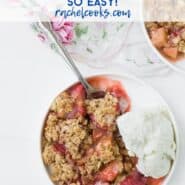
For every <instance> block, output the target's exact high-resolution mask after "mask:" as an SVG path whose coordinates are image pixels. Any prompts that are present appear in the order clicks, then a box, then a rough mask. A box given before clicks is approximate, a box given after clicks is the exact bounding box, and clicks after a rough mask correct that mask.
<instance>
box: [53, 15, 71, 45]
mask: <svg viewBox="0 0 185 185" xmlns="http://www.w3.org/2000/svg"><path fill="white" fill-rule="evenodd" d="M51 22H52V27H53V30H54V31H55V32H56V33H57V35H58V36H59V38H60V40H61V42H62V43H64V44H70V43H71V42H72V40H73V37H74V32H73V30H74V23H72V22H67V21H64V19H56V18H55V19H52V21H51Z"/></svg>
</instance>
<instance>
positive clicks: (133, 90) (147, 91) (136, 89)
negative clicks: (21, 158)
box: [38, 74, 179, 185]
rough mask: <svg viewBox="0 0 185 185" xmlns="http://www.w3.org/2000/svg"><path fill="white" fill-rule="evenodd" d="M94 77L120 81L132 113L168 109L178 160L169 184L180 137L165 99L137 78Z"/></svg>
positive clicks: (167, 179)
mask: <svg viewBox="0 0 185 185" xmlns="http://www.w3.org/2000/svg"><path fill="white" fill-rule="evenodd" d="M93 77H106V78H110V79H113V80H118V81H120V82H121V83H122V85H123V88H124V89H125V90H126V92H127V93H128V95H129V97H130V99H131V111H132V110H136V111H137V110H140V109H141V108H146V107H151V106H164V107H166V109H167V110H168V112H169V115H170V117H171V120H172V123H173V127H174V133H175V139H176V145H177V150H176V160H175V161H174V163H173V166H172V168H171V171H170V173H169V174H168V176H167V177H166V179H165V181H164V183H163V185H166V184H167V183H168V182H169V180H170V178H171V177H172V174H173V172H174V170H175V166H176V162H177V158H178V153H179V135H178V130H177V125H176V122H175V118H174V116H173V114H172V112H171V110H170V108H169V106H168V105H167V103H166V102H165V101H164V99H163V98H162V97H161V96H160V95H159V93H158V92H157V91H155V90H154V89H153V88H151V87H150V86H148V85H146V84H145V83H143V82H142V81H140V80H138V79H137V78H135V77H132V76H129V75H126V74H124V75H123V76H119V75H109V74H103V75H96V76H90V77H87V79H88V78H91V79H92V78H93ZM74 84H75V83H71V84H69V86H68V87H71V86H72V85H74ZM68 87H64V88H63V89H61V91H63V90H65V89H67V88H68ZM59 93H60V92H59ZM59 93H58V94H59ZM58 94H57V95H58ZM54 98H55V97H53V99H54ZM48 109H49V107H48ZM47 113H48V112H45V116H46V115H47ZM44 121H45V118H44ZM44 121H43V125H42V128H41V132H40V133H41V135H40V139H41V137H42V130H43V126H44ZM38 142H39V143H40V141H38ZM39 151H40V153H41V148H40V149H39Z"/></svg>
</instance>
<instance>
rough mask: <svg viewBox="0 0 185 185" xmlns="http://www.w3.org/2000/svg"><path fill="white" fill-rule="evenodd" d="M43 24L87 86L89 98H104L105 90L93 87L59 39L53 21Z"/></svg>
mask: <svg viewBox="0 0 185 185" xmlns="http://www.w3.org/2000/svg"><path fill="white" fill-rule="evenodd" d="M41 25H42V26H43V27H44V28H45V29H46V30H47V32H49V34H50V36H51V37H52V38H53V39H54V40H55V42H56V44H57V45H58V48H59V49H60V52H61V53H63V54H64V56H65V57H64V59H65V62H66V63H67V64H68V65H69V66H70V68H71V69H72V70H73V72H74V73H75V74H76V76H77V77H78V79H79V81H80V82H81V83H82V85H83V87H84V88H85V91H86V93H87V98H88V99H92V98H102V97H104V96H105V92H104V91H100V90H98V89H95V88H93V87H92V86H91V85H90V84H89V83H88V82H87V80H86V79H85V78H84V77H83V76H82V74H81V73H80V71H79V69H78V68H77V67H76V65H75V63H74V61H73V59H72V57H71V55H70V54H69V52H68V51H67V49H66V47H65V46H64V45H63V44H62V43H61V41H59V39H58V36H57V35H56V33H55V32H54V31H53V29H52V24H51V22H41Z"/></svg>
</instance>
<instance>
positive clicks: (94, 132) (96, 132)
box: [93, 128, 106, 141]
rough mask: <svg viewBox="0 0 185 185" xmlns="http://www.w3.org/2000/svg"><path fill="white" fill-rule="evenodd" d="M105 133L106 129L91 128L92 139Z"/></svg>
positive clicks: (95, 139)
mask: <svg viewBox="0 0 185 185" xmlns="http://www.w3.org/2000/svg"><path fill="white" fill-rule="evenodd" d="M105 133H106V130H103V129H101V128H95V129H93V140H94V141H97V140H98V139H100V138H101V137H102V136H104V135H105Z"/></svg>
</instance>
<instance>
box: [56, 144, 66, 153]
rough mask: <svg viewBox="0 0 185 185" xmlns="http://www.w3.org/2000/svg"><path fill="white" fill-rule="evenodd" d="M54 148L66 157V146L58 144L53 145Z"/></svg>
mask: <svg viewBox="0 0 185 185" xmlns="http://www.w3.org/2000/svg"><path fill="white" fill-rule="evenodd" d="M53 147H54V150H55V151H56V152H59V153H60V154H62V155H64V154H65V153H66V148H65V146H64V144H60V143H57V142H56V143H54V144H53Z"/></svg>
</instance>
